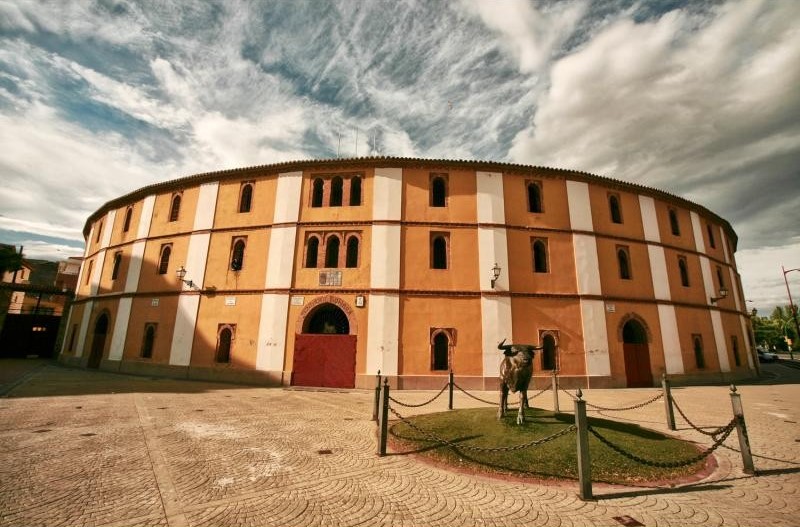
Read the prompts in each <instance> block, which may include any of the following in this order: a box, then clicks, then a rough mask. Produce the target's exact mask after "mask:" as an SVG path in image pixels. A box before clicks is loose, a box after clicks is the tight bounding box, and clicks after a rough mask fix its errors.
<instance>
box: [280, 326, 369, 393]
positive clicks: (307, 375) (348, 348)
mask: <svg viewBox="0 0 800 527" xmlns="http://www.w3.org/2000/svg"><path fill="white" fill-rule="evenodd" d="M355 385H356V336H355V335H319V334H314V335H295V339H294V366H293V367H292V386H322V387H327V388H354V387H355Z"/></svg>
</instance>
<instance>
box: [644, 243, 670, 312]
mask: <svg viewBox="0 0 800 527" xmlns="http://www.w3.org/2000/svg"><path fill="white" fill-rule="evenodd" d="M647 254H648V256H649V257H650V274H651V275H652V276H653V293H654V294H655V297H656V298H657V299H659V300H669V299H670V298H671V293H670V290H669V275H668V274H667V259H666V256H665V255H664V248H663V247H661V246H660V245H648V246H647Z"/></svg>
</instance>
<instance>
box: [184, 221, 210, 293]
mask: <svg viewBox="0 0 800 527" xmlns="http://www.w3.org/2000/svg"><path fill="white" fill-rule="evenodd" d="M210 242H211V233H210V232H203V233H199V234H192V235H191V236H190V237H189V248H188V250H187V251H186V262H185V263H184V266H185V267H186V279H187V280H191V281H192V282H193V283H194V285H196V286H197V287H199V288H202V287H203V280H204V279H205V275H206V263H207V260H208V246H209V243H210ZM184 288H188V286H186V285H184Z"/></svg>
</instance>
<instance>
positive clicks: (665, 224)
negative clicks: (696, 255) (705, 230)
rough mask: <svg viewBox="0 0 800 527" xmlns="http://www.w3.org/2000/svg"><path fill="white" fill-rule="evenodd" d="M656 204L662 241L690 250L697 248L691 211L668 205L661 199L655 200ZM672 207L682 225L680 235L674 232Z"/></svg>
mask: <svg viewBox="0 0 800 527" xmlns="http://www.w3.org/2000/svg"><path fill="white" fill-rule="evenodd" d="M655 205H656V217H657V218H658V231H659V234H660V235H661V243H663V244H666V245H670V246H673V247H678V248H681V249H685V250H689V251H694V250H696V249H697V247H696V246H695V243H694V234H693V232H692V219H691V217H690V216H689V211H688V210H686V209H684V208H682V207H675V206H672V205H668V204H667V203H665V202H663V201H659V200H655ZM670 208H674V209H675V212H676V213H677V216H678V226H679V227H680V235H678V236H676V235H674V234H672V230H671V227H670V222H669V209H670Z"/></svg>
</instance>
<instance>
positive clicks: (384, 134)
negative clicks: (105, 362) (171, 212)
mask: <svg viewBox="0 0 800 527" xmlns="http://www.w3.org/2000/svg"><path fill="white" fill-rule="evenodd" d="M798 21H800V1H797V0H746V1H729V2H705V3H704V2H701V1H699V0H691V1H685V2H683V1H677V0H675V1H671V0H652V1H647V0H641V1H633V0H595V1H588V0H584V1H580V0H579V1H544V0H543V1H530V0H499V1H489V0H463V1H450V2H442V1H438V0H437V1H433V0H431V1H414V0H391V1H386V2H382V1H374V0H370V1H368V2H358V1H354V0H342V1H340V2H335V1H330V2H329V1H325V0H309V1H307V2H303V1H291V2H288V1H274V2H236V1H234V0H221V1H219V2H212V1H207V0H197V1H194V2H193V1H188V0H187V1H177V0H176V1H174V2H164V1H161V0H158V1H153V2H147V1H141V2H134V1H117V0H100V1H96V2H88V1H77V0H70V1H68V2H65V1H63V0H55V1H52V2H47V1H27V0H0V181H1V182H2V186H1V187H0V241H2V242H6V243H14V244H17V245H20V244H23V245H24V246H25V252H26V255H27V256H29V257H33V258H36V257H47V258H61V257H64V256H67V255H74V254H81V252H82V246H83V239H82V235H81V230H82V227H83V224H84V221H85V220H86V217H87V216H88V215H89V214H90V213H92V212H93V211H95V210H96V209H97V208H98V207H99V206H101V205H102V204H103V203H105V202H106V201H108V200H109V199H112V198H114V197H118V196H120V195H122V194H124V193H127V192H129V191H131V190H134V189H137V188H139V187H142V186H144V185H148V184H151V183H154V182H158V181H164V180H168V179H173V178H176V177H180V176H185V175H190V174H193V173H197V172H206V171H210V170H219V169H225V168H235V167H241V166H248V165H259V164H269V163H274V162H278V161H288V160H295V159H308V158H327V157H336V156H337V154H339V155H341V156H348V157H349V156H353V155H356V154H357V155H359V156H363V155H372V154H377V155H394V156H416V157H434V158H454V159H481V160H496V161H509V162H516V163H525V164H534V165H545V166H553V167H560V168H571V169H577V170H584V171H588V172H591V173H594V174H598V175H602V176H609V177H613V178H617V179H622V180H626V181H630V182H635V183H639V184H643V185H647V186H651V187H656V188H659V189H663V190H666V191H668V192H672V193H675V194H678V195H680V196H683V197H685V198H687V199H689V200H692V201H696V202H698V203H700V204H703V205H704V206H706V207H707V208H709V209H711V210H713V211H714V212H716V213H718V214H719V215H721V216H722V217H724V218H726V219H728V220H729V221H730V222H731V224H732V225H733V227H734V229H735V230H736V231H737V233H738V235H739V247H738V253H737V260H738V264H739V269H740V272H741V273H742V277H743V281H744V286H745V294H746V296H747V297H748V298H749V299H751V300H753V302H754V303H753V304H749V305H748V307H752V306H755V307H758V308H759V309H760V310H761V311H762V313H763V311H765V310H768V309H769V308H771V306H774V305H775V304H777V303H786V302H787V300H786V288H785V286H784V282H783V275H782V273H781V268H780V266H781V265H782V264H783V265H785V266H786V267H787V268H800V22H798ZM788 277H789V278H790V282H792V283H793V287H792V291H793V294H796V295H797V297H800V272H796V273H790V274H789V275H788Z"/></svg>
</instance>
